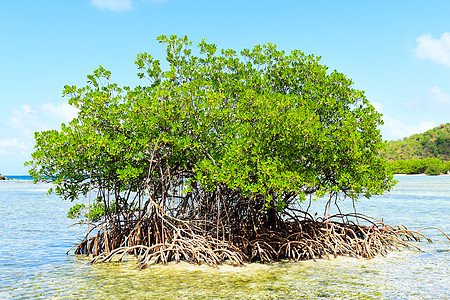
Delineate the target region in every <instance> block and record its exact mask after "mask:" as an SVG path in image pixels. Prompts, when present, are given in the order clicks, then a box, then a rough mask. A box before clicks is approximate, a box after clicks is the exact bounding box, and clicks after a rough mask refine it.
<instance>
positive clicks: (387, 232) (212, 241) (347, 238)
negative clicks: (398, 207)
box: [75, 209, 431, 269]
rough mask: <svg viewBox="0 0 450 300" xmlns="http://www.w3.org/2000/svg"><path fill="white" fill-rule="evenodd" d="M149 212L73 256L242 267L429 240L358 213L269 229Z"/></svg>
mask: <svg viewBox="0 0 450 300" xmlns="http://www.w3.org/2000/svg"><path fill="white" fill-rule="evenodd" d="M150 215H151V216H150V217H148V216H140V215H139V212H130V213H128V214H122V215H121V216H119V215H117V216H115V218H113V219H110V220H109V221H108V222H105V223H104V224H102V225H101V226H98V227H97V228H95V231H96V235H95V236H92V237H89V235H87V236H86V237H85V239H84V240H83V241H82V242H81V243H79V244H77V245H75V246H76V250H75V254H92V256H93V258H92V260H91V263H102V262H112V261H122V260H123V258H124V257H125V256H126V255H127V254H131V255H134V256H135V257H136V258H137V260H138V267H139V268H140V269H142V268H146V267H148V266H149V265H152V264H157V263H162V264H167V263H169V262H180V261H187V262H190V263H194V264H202V263H206V264H208V265H210V266H213V267H216V266H218V265H221V264H222V263H223V262H225V261H229V262H230V263H231V264H232V265H235V266H241V265H243V264H244V262H254V261H259V262H262V263H271V262H274V261H279V260H289V261H300V260H306V259H313V260H316V259H320V258H328V259H330V257H337V256H351V257H355V258H360V257H362V258H373V257H375V256H377V255H383V256H384V255H386V254H387V252H388V251H389V250H399V249H400V248H405V247H412V248H415V249H418V250H420V249H419V248H418V247H417V246H416V245H414V244H412V243H411V242H412V241H413V242H414V241H420V240H421V239H426V240H427V241H428V242H431V240H430V239H429V238H427V237H426V236H425V235H424V234H423V233H421V232H420V230H419V231H412V230H408V229H406V227H404V226H389V225H387V224H385V223H383V222H375V221H370V219H369V218H368V217H367V216H363V215H359V214H358V215H356V214H348V215H334V216H332V217H329V218H327V219H317V220H314V219H311V218H304V219H302V220H299V219H295V220H292V219H290V220H282V219H278V220H277V225H276V228H271V229H270V230H269V229H268V228H267V226H263V223H261V224H260V225H261V226H259V227H258V226H254V227H253V229H252V230H250V229H248V228H245V227H239V228H237V227H236V228H230V227H229V226H216V225H215V224H214V223H213V222H206V221H204V220H195V221H192V220H191V221H186V220H178V219H175V218H172V217H169V216H167V215H164V214H163V213H162V211H161V210H160V209H155V210H154V211H153V213H152V214H150ZM348 217H358V218H360V219H361V218H362V219H365V220H366V221H369V225H359V224H355V223H354V222H351V221H348ZM345 218H346V219H347V221H346V222H344V221H343V220H344V219H345ZM335 219H338V220H340V221H336V220H335ZM93 231H94V229H93V230H91V234H92V232H93ZM226 237H228V239H227V238H226Z"/></svg>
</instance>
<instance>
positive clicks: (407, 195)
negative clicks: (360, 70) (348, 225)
mask: <svg viewBox="0 0 450 300" xmlns="http://www.w3.org/2000/svg"><path fill="white" fill-rule="evenodd" d="M397 179H399V180H400V183H399V184H398V185H397V186H396V187H395V188H394V190H393V191H392V192H391V193H388V194H386V195H383V196H378V197H373V198H372V199H370V200H367V199H360V200H359V201H358V203H357V210H358V212H361V213H365V214H367V215H370V216H373V217H376V218H380V219H381V218H383V220H384V221H385V222H388V223H390V224H404V225H406V226H407V227H408V228H409V229H413V230H417V229H420V228H422V227H425V226H437V227H439V228H441V229H443V230H444V231H445V232H447V233H448V232H450V222H449V220H448V218H449V216H450V176H440V177H432V176H399V177H397ZM48 188H49V186H48V185H33V184H32V183H30V182H27V181H14V182H0V237H1V238H0V299H9V298H10V299H29V298H45V299H47V298H54V299H88V298H89V299H91V298H92V299H134V298H150V299H172V298H181V299H192V298H221V299H222V298H243V299H246V298H247V299H272V298H273V299H292V298H310V299H318V298H331V299H342V298H347V299H355V298H358V299H437V298H440V299H443V298H450V292H449V290H448V285H449V284H448V278H450V271H449V270H450V242H449V241H448V240H447V239H446V238H445V237H444V236H443V235H442V234H441V233H440V232H438V231H436V230H426V231H424V232H425V233H426V234H427V235H428V236H429V237H430V238H432V239H433V243H431V244H429V243H426V242H421V243H417V244H416V245H418V246H419V247H420V248H421V249H422V250H423V251H422V252H420V251H416V250H405V251H400V252H398V251H395V252H390V253H389V254H388V255H387V256H386V257H376V258H374V259H371V260H366V259H355V258H349V257H340V258H337V259H331V260H320V261H317V262H313V261H304V262H300V263H287V262H281V263H275V264H273V265H263V264H249V265H246V266H244V267H241V268H239V267H231V266H221V267H220V268H219V269H213V268H210V267H207V266H193V265H189V264H187V263H181V264H178V265H171V266H168V267H167V266H153V267H150V268H149V269H147V270H143V271H138V270H136V264H135V262H134V261H132V260H130V261H128V262H126V263H121V264H100V265H88V264H87V259H86V258H84V257H82V256H75V255H73V254H69V255H66V254H65V253H66V251H67V250H68V249H69V248H70V247H71V246H72V244H73V243H75V242H77V238H78V237H81V236H82V234H83V232H84V230H85V229H84V228H81V227H78V226H73V227H68V226H69V225H70V224H71V223H72V220H69V219H67V218H66V215H67V211H68V208H69V207H70V206H71V205H72V204H71V203H70V202H65V201H62V200H60V199H58V198H57V197H55V196H45V193H46V190H47V189H48ZM323 205H324V203H323V202H320V201H318V202H317V203H313V205H312V209H318V210H319V208H320V210H319V214H322V213H323V212H322V207H323ZM340 207H341V209H343V210H345V211H347V212H351V211H352V210H353V208H352V205H351V203H350V202H345V201H344V202H343V203H340ZM333 209H334V210H336V208H333Z"/></svg>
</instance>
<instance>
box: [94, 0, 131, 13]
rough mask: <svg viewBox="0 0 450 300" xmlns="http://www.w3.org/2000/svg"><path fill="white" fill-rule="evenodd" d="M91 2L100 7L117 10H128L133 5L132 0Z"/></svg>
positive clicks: (96, 0) (97, 0)
mask: <svg viewBox="0 0 450 300" xmlns="http://www.w3.org/2000/svg"><path fill="white" fill-rule="evenodd" d="M91 3H92V4H93V5H94V6H96V7H98V8H100V9H107V10H112V11H115V12H121V11H127V10H130V9H131V7H132V2H131V0H91Z"/></svg>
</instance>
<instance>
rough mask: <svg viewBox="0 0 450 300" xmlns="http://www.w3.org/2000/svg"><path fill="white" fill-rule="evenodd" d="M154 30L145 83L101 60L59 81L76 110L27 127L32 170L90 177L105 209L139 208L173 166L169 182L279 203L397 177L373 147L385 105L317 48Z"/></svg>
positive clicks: (71, 180)
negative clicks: (154, 49)
mask: <svg viewBox="0 0 450 300" xmlns="http://www.w3.org/2000/svg"><path fill="white" fill-rule="evenodd" d="M158 41H159V42H160V43H162V44H165V45H166V47H167V57H166V59H167V62H168V65H169V67H168V69H167V70H165V71H164V70H162V69H161V63H160V61H159V60H156V59H154V58H153V57H152V56H151V55H150V54H147V53H142V54H139V55H138V58H137V60H136V62H135V63H136V65H137V66H138V69H139V73H138V76H139V77H140V78H145V79H147V80H148V84H147V85H146V86H138V87H136V88H133V89H132V88H129V87H119V86H118V85H117V84H114V83H111V82H110V76H111V73H110V72H109V71H107V70H105V69H104V68H103V67H100V68H99V69H97V70H95V72H94V74H93V75H89V76H88V85H87V86H86V87H82V88H78V87H75V86H66V87H65V90H64V95H65V96H67V97H69V103H70V104H71V105H73V106H75V107H76V108H78V109H79V114H78V117H77V118H76V119H74V120H72V121H71V122H70V123H69V124H68V125H66V124H62V126H61V129H60V130H59V131H56V130H50V131H43V132H37V133H36V134H35V139H36V146H35V151H34V153H33V154H32V161H30V162H28V165H29V166H31V171H30V174H31V175H32V176H33V177H35V178H36V181H44V182H52V183H54V184H55V185H56V188H55V192H56V193H57V194H58V195H60V196H62V197H63V198H65V199H70V200H75V199H77V198H78V197H79V196H80V195H86V194H87V193H88V191H89V186H90V185H91V187H92V188H93V189H95V190H96V191H97V193H98V195H97V197H98V199H99V202H101V203H103V205H104V209H105V211H106V214H108V213H112V212H115V213H117V212H120V211H124V210H126V209H128V208H129V207H133V206H139V207H140V205H138V203H139V204H140V201H141V199H142V198H143V197H144V196H146V195H147V196H148V195H151V196H152V197H165V195H166V192H167V189H168V187H167V184H166V182H165V178H166V177H167V176H169V177H170V176H171V174H182V175H183V177H184V179H183V180H182V182H178V183H175V184H176V185H178V186H179V185H181V184H186V185H187V189H186V191H189V190H192V189H194V188H196V189H198V188H202V189H205V190H206V191H214V190H215V189H217V187H218V186H225V187H227V188H228V189H231V190H234V191H236V193H239V194H240V195H242V197H244V198H247V199H248V201H252V199H256V198H261V197H262V198H263V199H265V201H266V207H267V208H272V207H273V208H276V209H277V210H279V211H282V210H283V209H284V205H285V203H284V199H286V198H287V197H290V196H292V195H297V196H299V199H304V198H305V197H304V195H305V194H312V193H316V194H318V195H320V194H322V195H323V194H325V193H330V194H337V193H343V194H344V195H345V196H348V197H352V198H354V199H356V197H358V195H360V194H363V195H365V196H367V197H370V196H371V195H373V194H380V193H382V192H383V191H384V190H387V189H389V188H391V187H392V185H393V184H394V181H393V179H392V176H391V175H390V174H389V170H388V168H387V165H386V162H385V160H384V158H381V157H379V155H378V153H379V152H380V151H382V149H383V147H384V144H383V143H382V139H381V135H380V133H379V130H378V129H377V126H378V125H379V124H381V122H382V121H381V119H380V116H381V115H380V114H379V113H377V112H376V111H375V109H374V108H373V106H372V105H371V104H370V103H369V101H368V100H367V99H366V97H365V95H364V92H362V91H359V90H356V89H354V88H353V87H352V84H353V82H352V81H351V80H350V79H348V78H347V77H346V76H345V75H343V74H341V73H338V72H337V71H333V72H328V70H327V68H326V67H325V66H323V65H320V64H319V58H318V57H315V56H313V55H309V56H306V55H305V54H303V53H302V52H300V51H298V50H294V51H292V52H291V53H289V54H286V53H285V52H284V51H280V50H278V49H277V48H276V46H275V45H273V44H267V45H263V46H255V47H254V48H253V49H245V50H243V51H241V52H240V55H238V54H237V52H236V51H234V50H231V49H228V50H221V51H218V50H217V46H216V45H215V44H208V43H206V42H205V41H204V40H202V42H201V43H200V44H199V46H198V47H199V50H200V55H199V56H194V55H193V54H192V49H191V47H192V46H191V45H192V43H191V42H190V41H189V40H188V39H187V37H183V38H178V37H176V36H170V37H166V36H160V37H159V38H158ZM156 160H157V161H158V167H155V164H154V162H155V161H156ZM149 182H151V183H152V187H154V188H152V190H151V191H149V190H147V189H146V187H147V184H148V183H149ZM300 195H303V197H300ZM111 207H114V209H111ZM73 214H76V209H74V212H73Z"/></svg>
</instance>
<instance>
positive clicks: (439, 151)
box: [384, 123, 450, 175]
mask: <svg viewBox="0 0 450 300" xmlns="http://www.w3.org/2000/svg"><path fill="white" fill-rule="evenodd" d="M384 156H385V157H386V159H387V160H388V161H389V162H390V167H391V169H392V170H393V172H394V173H396V174H420V173H425V174H429V175H438V174H443V173H447V172H448V171H450V123H447V124H442V125H440V126H438V127H435V128H433V129H430V130H428V131H426V132H424V133H420V134H414V135H412V136H409V137H406V138H403V139H402V140H398V141H390V142H388V143H387V144H386V149H385V152H384Z"/></svg>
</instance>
